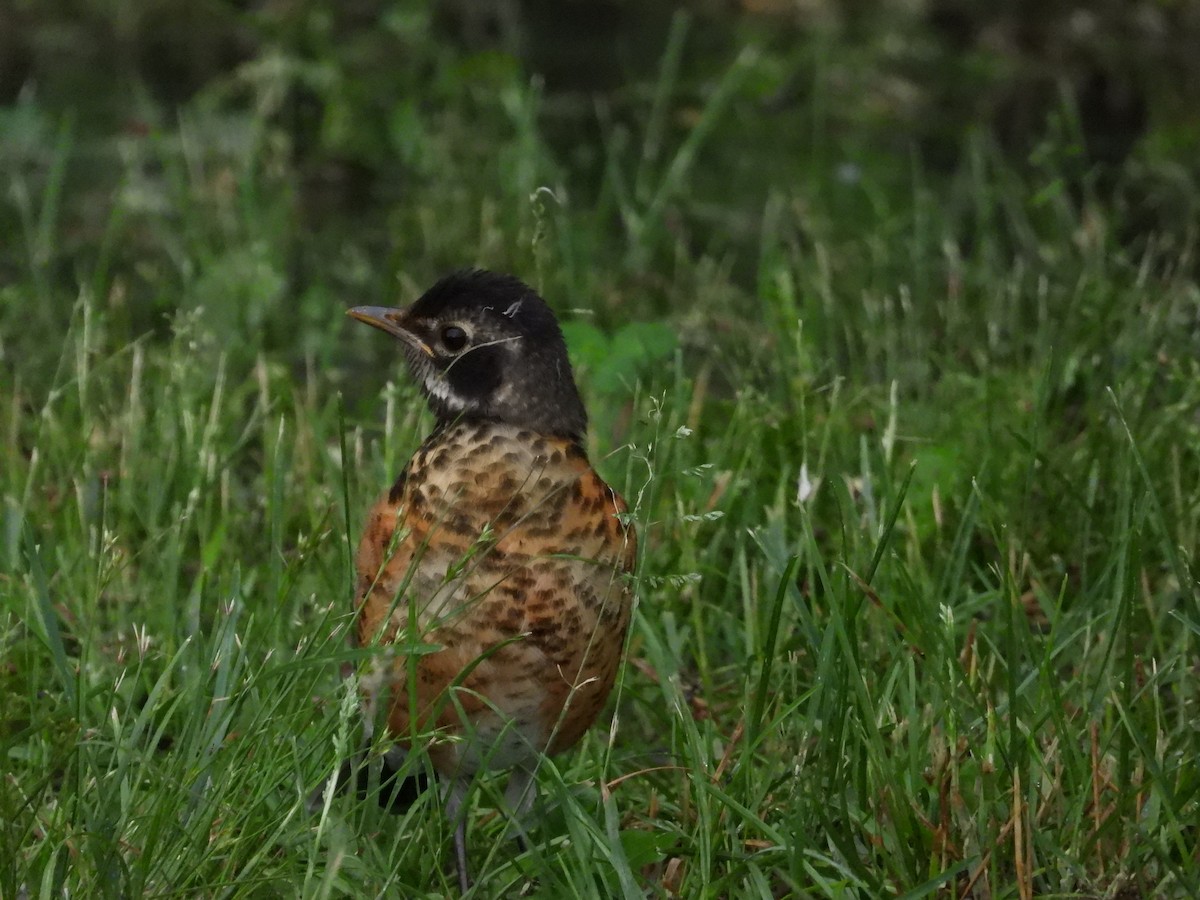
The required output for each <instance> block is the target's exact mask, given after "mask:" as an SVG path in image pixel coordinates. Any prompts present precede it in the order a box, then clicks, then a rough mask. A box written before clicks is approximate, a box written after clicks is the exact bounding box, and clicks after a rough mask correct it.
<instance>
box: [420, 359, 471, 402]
mask: <svg viewBox="0 0 1200 900" xmlns="http://www.w3.org/2000/svg"><path fill="white" fill-rule="evenodd" d="M423 374H424V381H425V390H427V391H429V396H431V397H435V398H437V399H438V400H439V401H440V402H441V403H442V404H443V405H444V406H446V407H447V408H449V409H452V410H455V411H458V412H461V411H462V410H464V409H466V408H467V404H466V402H465V401H464V400H463V399H462V397H460V396H458V394H456V393H454V391H453V390H452V389H451V387H450V385H449V384H448V383H447V381H446V379H445V378H443V377H442V375H441V373H440V372H438V371H437V370H435V369H434V368H433V367H432V366H431V367H430V368H429V369H427V370H426V371H425V372H424V373H423Z"/></svg>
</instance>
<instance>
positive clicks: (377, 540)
mask: <svg viewBox="0 0 1200 900" xmlns="http://www.w3.org/2000/svg"><path fill="white" fill-rule="evenodd" d="M349 315H350V316H352V317H353V318H355V319H358V320H359V321H361V322H366V323H367V324H368V325H373V326H374V327H376V328H378V329H380V330H381V331H385V332H387V333H388V334H390V335H392V336H393V337H395V338H397V339H398V340H399V342H400V346H401V348H402V349H403V351H404V356H405V358H406V360H407V362H408V368H409V370H410V371H411V373H412V375H413V377H414V378H415V379H416V381H417V383H418V384H419V385H420V388H421V391H422V392H423V394H424V395H425V398H426V400H427V401H428V403H429V406H430V408H431V409H432V411H433V414H434V416H435V417H436V419H437V424H436V427H435V428H434V430H433V433H432V434H430V435H429V437H428V438H426V440H425V442H424V443H423V444H422V445H421V447H420V448H419V449H418V450H417V452H416V453H415V454H414V455H413V457H412V459H410V460H409V462H408V465H406V466H405V467H404V470H403V471H402V472H401V473H400V477H399V478H398V479H397V480H396V483H395V484H394V485H392V487H391V489H390V490H388V491H387V493H386V494H385V495H384V496H383V497H382V498H380V500H379V501H378V502H377V503H376V504H375V506H374V507H373V508H372V509H371V511H370V513H369V514H368V516H367V520H366V525H365V527H364V529H363V534H362V539H361V542H360V544H359V547H358V554H357V558H356V566H355V568H356V572H357V585H356V588H355V611H356V614H357V621H356V628H355V639H356V642H357V644H358V645H359V646H363V647H367V646H379V645H382V646H383V648H384V652H382V653H380V654H379V656H378V658H377V660H376V664H375V665H374V666H373V667H372V668H371V670H370V671H369V672H368V673H367V674H366V676H365V677H364V678H363V682H362V687H363V701H362V705H363V712H364V718H365V721H366V728H367V730H368V735H369V734H370V729H371V727H372V725H373V724H374V723H375V722H376V720H377V717H378V721H380V722H383V723H385V724H386V729H387V734H388V737H389V739H391V740H392V741H394V748H395V752H394V753H393V754H391V756H392V757H393V758H392V760H391V763H392V768H393V769H394V768H395V762H396V760H395V757H396V756H397V755H402V754H403V753H405V752H407V750H408V749H410V748H411V747H412V746H413V744H414V743H415V739H419V740H420V741H421V744H422V745H421V747H420V749H422V750H424V751H425V752H427V753H428V756H429V759H430V761H431V763H432V767H433V769H434V771H435V772H436V773H437V775H438V777H439V779H441V780H444V781H445V782H446V783H447V785H448V791H447V802H446V810H447V813H448V814H449V816H450V817H451V821H452V822H453V823H454V826H455V830H454V848H455V863H456V866H457V870H458V878H459V883H460V886H461V887H462V889H463V890H464V891H466V890H467V889H468V888H469V886H470V879H469V875H468V869H467V846H466V822H465V814H464V810H463V808H462V807H463V800H464V798H465V795H466V788H467V786H468V785H469V784H470V782H471V780H472V779H473V778H474V776H475V775H476V773H478V772H480V771H483V770H487V769H511V770H512V774H511V776H510V778H509V785H508V790H507V792H506V798H507V802H508V803H509V805H510V806H511V807H512V808H513V812H514V813H515V814H517V815H519V814H520V813H521V812H522V811H525V810H527V809H528V806H529V805H530V804H531V803H532V800H533V772H534V768H535V766H536V763H537V760H538V759H539V756H540V754H543V753H558V752H560V751H563V750H566V749H568V748H570V747H571V746H573V745H574V744H575V743H576V742H577V741H578V740H579V739H580V737H582V735H583V734H584V732H585V731H587V729H588V728H589V727H590V726H591V725H592V723H593V722H594V721H595V719H596V716H597V715H598V714H599V712H600V710H601V708H602V707H603V705H604V702H605V700H606V699H607V697H608V694H609V692H610V691H611V689H612V686H613V681H614V679H615V677H616V674H617V667H618V664H619V662H620V657H621V650H622V647H623V644H624V638H625V632H626V629H627V627H628V625H629V616H630V603H631V587H630V583H629V578H628V577H627V576H628V575H629V574H630V573H631V572H632V571H633V567H634V560H635V556H636V538H635V534H634V529H633V527H632V526H631V525H630V524H629V522H628V520H627V518H626V517H625V516H624V515H623V514H624V513H625V512H626V505H625V501H624V500H622V499H621V497H620V495H618V494H617V492H616V491H614V490H613V489H612V488H611V487H609V486H608V485H607V484H605V483H604V481H603V480H602V479H601V478H600V476H599V475H597V474H596V472H595V470H594V469H593V468H592V466H591V464H590V463H589V462H588V456H587V452H586V451H585V449H584V437H585V434H586V431H587V413H586V412H585V410H584V406H583V401H582V400H581V399H580V396H579V391H578V389H577V388H576V386H575V380H574V377H573V375H572V373H571V365H570V362H569V361H568V359H567V348H566V344H565V343H564V341H563V336H562V332H561V331H560V330H559V327H558V323H557V321H556V320H555V317H554V314H553V313H552V312H551V311H550V308H549V307H548V306H547V305H546V303H545V302H544V301H543V300H542V298H541V297H539V296H538V295H537V293H536V292H534V291H533V290H532V289H531V288H530V287H528V286H527V285H525V284H523V283H522V282H521V281H519V280H518V279H516V278H513V277H510V276H507V275H498V274H495V273H492V272H486V271H479V270H473V271H465V272H459V273H457V274H454V275H450V276H449V277H447V278H444V279H442V280H441V281H439V282H438V283H437V284H435V285H434V286H433V287H432V288H430V290H429V291H428V292H427V293H425V295H424V296H422V297H421V298H420V299H419V300H417V302H416V303H414V304H413V305H412V306H410V307H408V308H407V309H388V308H383V307H373V306H366V307H357V308H355V309H351V310H350V311H349ZM418 735H420V736H422V737H420V738H416V736H418ZM415 787H417V785H415V784H414V783H412V782H411V781H410V782H409V783H408V784H407V785H403V786H399V787H397V786H395V785H393V786H392V788H393V789H392V794H393V795H401V794H404V793H405V792H406V791H407V792H409V793H411V792H412V791H413V789H414V788H415Z"/></svg>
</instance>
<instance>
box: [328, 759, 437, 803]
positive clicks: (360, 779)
mask: <svg viewBox="0 0 1200 900" xmlns="http://www.w3.org/2000/svg"><path fill="white" fill-rule="evenodd" d="M366 757H367V754H366V752H365V751H364V752H360V753H356V754H354V755H353V756H351V757H349V758H348V759H346V760H343V762H342V764H341V766H340V767H338V770H337V773H336V774H334V775H333V776H332V777H333V780H334V793H335V794H343V793H345V791H346V787H347V786H348V785H350V784H353V785H354V792H355V793H356V794H357V795H358V798H359V799H360V800H365V799H367V798H368V797H371V796H374V798H375V800H376V801H377V802H378V803H379V805H380V807H381V808H383V809H385V810H387V811H388V812H390V813H402V812H404V811H405V810H406V809H408V808H409V807H410V806H412V805H413V803H415V802H416V800H417V798H418V797H419V796H420V795H421V794H422V793H423V792H424V791H427V790H429V786H430V784H431V782H432V779H431V778H430V777H429V774H428V773H427V772H425V771H424V770H422V769H419V768H418V769H413V768H412V767H411V766H406V765H405V758H404V755H403V752H402V751H397V752H395V753H388V754H387V755H386V756H384V757H383V760H382V767H381V769H380V772H379V776H378V780H376V777H375V773H374V772H373V771H372V770H373V769H374V768H375V766H372V765H370V764H368V763H367V758H366ZM406 769H407V770H406ZM328 786H329V780H328V779H327V780H325V781H323V782H321V786H320V787H318V788H317V789H316V790H315V791H313V792H312V794H310V795H309V800H308V808H309V810H310V811H313V812H315V811H317V810H318V809H320V808H321V805H322V804H323V803H324V802H325V790H326V789H327V787H328Z"/></svg>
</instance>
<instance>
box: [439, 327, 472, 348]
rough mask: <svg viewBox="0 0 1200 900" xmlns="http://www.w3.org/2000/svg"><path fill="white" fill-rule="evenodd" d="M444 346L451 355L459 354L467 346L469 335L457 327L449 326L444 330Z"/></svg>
mask: <svg viewBox="0 0 1200 900" xmlns="http://www.w3.org/2000/svg"><path fill="white" fill-rule="evenodd" d="M442 346H443V347H445V348H446V349H447V350H449V351H450V352H451V353H457V352H458V351H459V350H461V349H462V348H463V347H465V346H467V333H466V332H465V331H463V330H462V329H461V328H459V327H458V326H457V325H447V326H446V327H445V328H443V329H442Z"/></svg>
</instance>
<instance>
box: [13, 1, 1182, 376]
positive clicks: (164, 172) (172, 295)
mask: <svg viewBox="0 0 1200 900" xmlns="http://www.w3.org/2000/svg"><path fill="white" fill-rule="evenodd" d="M1198 45H1200V4H1196V3H1191V2H1172V0H1107V2H1065V0H1048V2H1036V3H1035V2H1015V3H1006V4H990V3H972V2H968V0H864V2H853V3H851V2H837V0H795V2H783V0H744V2H740V3H739V2H716V0H712V2H694V3H690V4H681V5H679V6H672V5H670V4H666V3H637V2H617V0H595V2H578V0H569V2H525V3H521V2H516V0H511V2H492V0H483V2H468V0H459V2H454V0H444V2H428V3H421V2H403V3H396V2H376V0H350V2H345V3H329V2H306V0H295V2H284V0H278V2H259V3H251V2H244V3H233V2H229V3H223V2H216V0H199V2H196V0H192V2H182V0H180V2H176V0H142V2H119V0H118V2H89V0H77V2H64V3H47V2H34V0H7V2H6V3H5V4H4V5H2V6H0V167H2V168H3V171H4V172H5V176H6V188H5V190H4V192H3V195H2V196H0V233H2V234H4V235H5V239H4V240H3V242H2V244H0V284H3V285H6V287H4V288H3V290H4V291H5V293H4V295H3V304H2V310H3V311H2V312H0V316H3V317H4V318H5V320H6V321H5V322H4V323H3V324H4V325H5V326H11V324H12V323H13V322H14V321H16V320H20V321H21V322H22V323H24V324H25V325H27V326H28V327H22V328H21V329H12V328H11V327H4V328H3V329H2V330H3V332H4V333H6V334H8V333H11V332H13V331H14V330H16V331H18V332H19V335H20V336H18V337H16V338H13V339H10V343H9V344H8V345H7V346H6V347H5V348H4V353H5V358H4V360H3V365H4V366H5V367H6V369H7V370H8V371H9V373H10V374H11V373H12V371H13V367H14V366H15V365H16V363H17V361H18V360H19V359H24V360H26V361H28V360H29V357H30V356H32V355H36V353H37V351H38V349H39V348H40V347H44V346H45V344H44V342H45V340H46V336H47V335H53V334H58V333H61V332H62V330H63V329H64V328H65V325H66V322H67V320H68V317H69V315H70V310H71V308H72V306H73V304H74V300H75V299H76V294H77V291H78V290H79V289H80V288H81V287H82V289H83V290H85V291H87V290H93V291H95V292H103V294H104V296H100V297H97V298H96V300H97V301H98V302H100V303H101V304H102V305H103V306H105V307H108V308H109V310H110V312H111V316H110V317H109V320H108V322H109V327H110V328H115V329H117V331H118V334H117V335H115V336H118V337H119V336H121V335H124V336H125V337H127V338H130V339H132V338H134V337H136V336H138V335H141V334H143V333H145V332H147V331H153V332H156V333H159V334H164V333H166V329H167V322H168V321H169V316H170V315H171V314H173V313H174V312H175V311H176V310H179V309H185V310H186V309H193V308H197V307H202V308H203V310H204V313H203V315H204V317H205V324H206V327H209V328H211V329H213V330H214V331H215V332H216V333H217V334H218V336H219V337H220V339H221V340H222V341H224V342H227V346H228V347H229V349H230V350H231V351H233V352H239V350H244V351H245V352H246V353H247V354H248V355H250V356H252V355H253V354H254V353H255V352H257V351H258V350H259V349H263V348H265V349H270V350H272V351H278V352H282V353H285V354H287V355H288V356H290V357H292V358H294V359H297V360H298V359H300V358H302V357H303V354H304V353H306V352H308V353H316V354H317V355H318V356H320V357H321V359H320V360H319V361H320V362H321V363H322V364H327V363H330V362H332V360H331V359H329V358H328V354H330V353H336V352H337V350H336V349H335V343H333V342H329V341H325V340H323V339H320V338H319V337H317V338H314V337H313V335H314V333H318V334H319V333H320V332H322V331H324V330H326V329H329V328H331V327H336V326H335V325H333V324H332V323H333V322H335V321H336V319H335V318H333V317H334V316H335V315H336V313H337V312H338V310H339V308H340V307H343V306H347V305H351V304H357V303H376V302H382V301H385V300H388V299H390V298H394V297H395V296H396V295H397V294H398V293H400V292H401V288H403V289H404V290H406V291H407V296H409V297H411V293H412V292H413V291H414V290H416V289H417V288H419V287H421V286H424V285H425V284H427V283H428V282H429V281H430V279H431V278H433V277H434V276H435V275H437V274H440V273H442V272H444V271H446V270H448V269H451V268H455V267H458V266H461V265H464V264H468V263H478V264H484V265H489V266H494V267H498V268H502V269H508V270H512V271H515V272H518V273H520V274H522V275H524V276H525V277H527V278H529V279H531V280H534V281H536V282H538V283H539V285H540V286H541V287H542V288H544V290H545V291H546V292H547V293H548V294H549V295H550V296H551V297H553V298H559V302H560V303H565V304H566V305H568V306H575V307H586V308H589V309H591V310H593V311H594V313H595V319H594V321H595V322H596V324H598V325H599V326H601V327H609V326H611V325H612V324H614V323H616V322H618V321H620V320H623V319H625V318H627V317H629V316H634V317H637V318H649V319H666V320H670V321H671V322H672V323H673V326H674V327H675V328H676V329H677V330H678V331H679V332H680V333H681V334H682V336H683V337H684V340H685V343H686V342H688V341H689V340H691V341H699V342H708V341H711V340H713V339H714V327H713V326H715V331H716V334H717V337H716V339H719V340H725V339H728V340H730V341H733V342H738V341H740V342H741V344H740V346H741V348H742V349H743V350H744V351H745V352H747V353H749V354H751V355H753V354H755V353H758V352H761V351H762V350H763V349H764V348H763V343H762V342H763V340H764V338H765V337H766V336H765V335H764V334H762V333H761V332H762V327H761V326H762V325H763V324H767V323H763V322H762V321H761V313H760V311H759V310H758V309H756V304H755V300H754V296H755V293H756V278H757V277H758V271H759V263H760V261H761V253H762V250H761V246H762V243H763V240H764V232H770V233H769V234H768V235H767V237H768V238H770V239H772V240H773V239H775V238H776V237H778V238H779V239H780V240H782V241H784V242H785V243H786V242H788V241H793V242H798V243H800V244H801V245H802V246H806V247H811V246H813V245H816V244H821V243H824V244H832V245H834V246H837V245H839V244H841V245H846V244H851V243H853V242H854V240H855V237H856V236H857V235H858V234H861V233H865V232H867V231H872V232H875V233H876V234H879V233H880V231H881V230H882V232H883V233H884V234H887V233H888V232H889V229H890V230H891V232H892V233H895V232H897V231H900V230H904V229H908V228H909V227H910V221H911V218H910V215H909V214H910V212H911V210H912V209H913V207H914V206H915V205H917V204H919V203H920V202H921V201H922V200H923V199H926V200H927V199H929V198H932V200H933V202H934V203H935V204H936V205H937V206H938V207H940V208H941V210H942V212H943V214H944V215H945V219H946V226H945V234H944V235H942V236H941V237H942V238H944V240H946V241H949V242H952V243H953V245H954V252H955V253H957V254H959V255H966V256H970V255H972V254H973V253H975V252H976V251H977V250H978V249H979V245H980V244H981V243H984V244H995V245H996V252H997V253H999V254H1002V255H1005V256H1007V255H1010V254H1012V253H1014V252H1022V251H1024V250H1028V249H1030V248H1029V246H1027V245H1028V244H1029V243H1030V242H1033V243H1034V244H1036V242H1037V239H1038V235H1037V234H1030V233H1025V234H1022V233H1012V232H1014V231H1019V230H1020V229H1018V228H1000V229H992V228H990V227H987V226H984V227H985V228H986V231H987V233H986V234H980V233H979V232H980V229H981V223H980V222H979V221H978V220H977V218H976V216H977V211H976V209H975V203H974V200H975V198H974V197H972V196H969V195H970V193H971V191H973V190H974V186H973V185H972V184H971V183H970V179H969V178H964V177H963V174H964V172H969V171H970V170H971V168H972V166H975V167H978V166H981V165H986V164H987V163H986V161H987V160H991V159H993V158H994V159H998V160H1000V161H1002V163H1003V164H1004V165H1006V166H1012V167H1013V168H1014V169H1015V170H1016V171H1017V172H1018V173H1019V176H1020V177H1021V178H1022V179H1028V182H1029V185H1030V192H1031V196H1033V197H1034V198H1040V200H1041V211H1040V212H1039V211H1037V210H1035V211H1034V216H1035V218H1036V217H1037V216H1039V215H1040V216H1043V217H1045V216H1049V215H1051V213H1050V212H1049V211H1048V210H1050V208H1051V207H1052V205H1053V201H1054V200H1055V199H1057V198H1065V200H1066V202H1068V203H1069V204H1070V205H1071V206H1072V207H1074V208H1077V209H1079V208H1084V207H1088V208H1091V209H1094V210H1095V211H1096V212H1097V215H1099V216H1101V217H1103V216H1107V215H1109V214H1110V213H1112V214H1115V216H1116V218H1115V220H1114V222H1115V224H1114V226H1113V227H1114V229H1115V231H1116V235H1115V237H1116V240H1117V241H1118V243H1120V244H1124V245H1136V244H1137V243H1138V242H1139V241H1144V240H1145V239H1146V236H1147V235H1148V234H1150V233H1156V234H1160V235H1162V234H1166V235H1168V236H1177V235H1180V234H1182V233H1184V232H1186V230H1187V229H1188V228H1190V227H1191V226H1192V225H1193V224H1194V222H1195V220H1196V212H1197V210H1196V189H1195V185H1196V179H1197V173H1198V169H1200V162H1198V160H1200V154H1197V152H1196V148H1197V145H1198V144H1197V139H1198V138H1200V122H1198V116H1197V112H1196V111H1197V109H1198V108H1200V54H1197V53H1195V52H1194V49H1195V47H1196V46H1198ZM981 160H985V162H981ZM539 192H540V193H539ZM535 195H536V199H534V200H532V201H531V198H535ZM769 201H770V202H769ZM764 209H765V210H766V214H765V215H764ZM939 227H940V226H939ZM1034 249H1036V247H1035V248H1034ZM863 252H865V253H867V254H868V255H869V253H870V251H869V249H864V250H863ZM1051 252H1052V250H1051ZM681 258H682V259H683V260H698V259H701V258H705V259H709V260H711V261H712V264H711V266H709V267H707V268H704V270H703V272H702V273H701V274H697V273H696V272H694V271H692V268H693V267H692V266H690V265H685V264H681ZM547 261H550V264H546V263H547ZM899 262H900V263H901V264H902V263H903V261H899ZM912 264H913V268H916V267H917V266H918V265H919V263H918V261H917V260H915V259H914V260H913V261H912ZM846 268H847V269H848V270H849V271H847V272H845V273H844V275H845V277H846V278H847V279H863V278H864V277H865V275H864V274H863V273H862V272H861V271H855V269H856V268H860V267H856V266H854V265H853V264H849V263H848V264H847V266H846ZM30 271H33V272H34V273H36V288H37V291H36V293H35V294H32V295H31V294H30V293H29V292H28V291H27V290H26V289H25V288H24V287H22V288H19V289H18V288H14V287H13V285H14V284H17V283H19V282H22V281H24V280H25V279H26V277H27V276H28V274H29V273H30ZM837 274H839V275H841V274H843V273H837ZM914 274H915V273H914V271H912V270H911V269H910V270H908V271H904V270H903V269H902V270H900V271H892V272H887V271H885V272H877V273H876V275H877V276H878V277H880V278H882V279H885V280H886V279H888V278H891V279H892V280H893V281H905V282H912V281H913V280H914ZM681 279H693V280H696V281H697V283H695V284H692V285H690V286H683V285H680V284H679V281H680V280H681ZM864 286H867V285H864ZM848 293H851V294H852V293H853V292H852V291H849V292H848ZM920 293H921V292H918V294H920ZM925 305H926V304H925V301H924V300H923V299H922V298H919V306H922V307H924V306H925ZM914 314H915V315H916V316H918V317H924V323H925V324H926V325H927V326H929V327H935V328H936V327H941V326H942V325H944V324H945V323H944V322H941V321H939V319H940V317H939V312H938V310H936V309H929V308H921V309H917V310H916V311H915V313H914ZM698 323H703V328H701V329H700V330H701V332H702V333H700V334H693V332H692V330H691V329H690V328H689V326H690V325H693V326H694V325H697V324H698ZM747 331H749V332H750V333H746V332H747ZM755 331H757V332H758V333H754V332H755ZM828 337H829V341H827V342H826V344H825V351H826V352H827V353H830V354H831V355H832V358H834V359H839V360H840V362H841V363H842V365H843V367H844V365H845V364H847V363H849V362H851V360H850V359H849V357H851V356H853V354H854V352H855V348H854V347H853V346H844V344H845V342H846V341H848V340H851V338H848V337H845V336H832V335H831V336H828ZM948 337H950V338H953V335H949V336H948ZM972 340H973V338H972ZM968 343H969V341H968ZM342 363H344V361H342ZM22 368H23V369H24V373H25V375H26V376H27V377H30V378H35V379H36V378H38V377H39V376H38V372H37V367H36V366H32V367H30V366H29V365H26V366H23V367H22Z"/></svg>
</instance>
